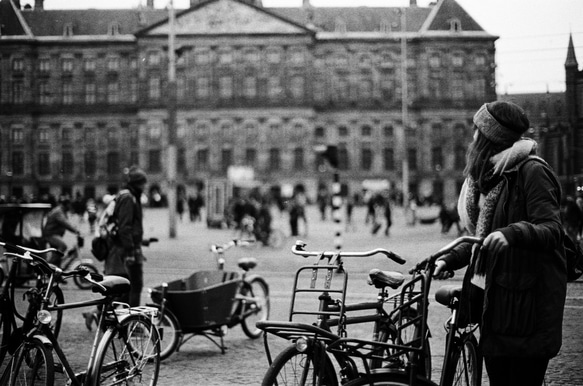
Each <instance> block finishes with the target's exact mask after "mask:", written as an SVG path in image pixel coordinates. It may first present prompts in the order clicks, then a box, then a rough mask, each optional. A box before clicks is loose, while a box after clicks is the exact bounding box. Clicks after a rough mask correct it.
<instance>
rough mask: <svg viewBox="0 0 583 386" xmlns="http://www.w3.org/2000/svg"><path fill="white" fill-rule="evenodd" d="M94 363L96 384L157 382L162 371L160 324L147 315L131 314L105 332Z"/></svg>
mask: <svg viewBox="0 0 583 386" xmlns="http://www.w3.org/2000/svg"><path fill="white" fill-rule="evenodd" d="M91 367H92V369H91V373H92V376H91V379H92V384H93V386H98V385H102V386H107V385H128V384H131V385H150V386H153V385H155V384H156V382H157V381H158V372H159V371H160V338H159V335H158V330H157V329H156V326H154V325H153V324H152V323H151V322H150V319H148V318H147V317H146V316H144V315H141V314H134V315H129V316H127V317H126V318H125V319H123V320H122V321H121V323H120V324H119V325H116V326H114V327H110V328H109V329H108V330H107V331H106V332H105V334H104V335H103V337H102V338H101V340H100V342H99V346H98V347H97V353H96V356H95V361H94V362H93V364H92V366H91Z"/></svg>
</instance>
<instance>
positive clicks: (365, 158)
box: [360, 147, 373, 170]
mask: <svg viewBox="0 0 583 386" xmlns="http://www.w3.org/2000/svg"><path fill="white" fill-rule="evenodd" d="M372 161H373V153H372V150H371V149H369V148H368V147H365V148H362V149H361V151H360V168H361V169H362V170H371V169H372Z"/></svg>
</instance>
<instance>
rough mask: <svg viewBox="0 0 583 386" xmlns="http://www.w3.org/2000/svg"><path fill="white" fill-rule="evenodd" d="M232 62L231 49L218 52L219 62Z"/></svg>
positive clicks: (224, 63) (225, 63)
mask: <svg viewBox="0 0 583 386" xmlns="http://www.w3.org/2000/svg"><path fill="white" fill-rule="evenodd" d="M231 63H233V53H232V52H231V51H221V52H219V64H222V65H228V64H231Z"/></svg>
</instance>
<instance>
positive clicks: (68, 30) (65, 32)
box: [63, 23, 73, 36]
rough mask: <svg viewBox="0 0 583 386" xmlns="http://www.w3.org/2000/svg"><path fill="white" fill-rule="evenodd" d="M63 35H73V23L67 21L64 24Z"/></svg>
mask: <svg viewBox="0 0 583 386" xmlns="http://www.w3.org/2000/svg"><path fill="white" fill-rule="evenodd" d="M63 36H73V24H72V23H66V24H65V25H64V26H63Z"/></svg>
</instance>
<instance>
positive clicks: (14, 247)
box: [0, 241, 65, 256]
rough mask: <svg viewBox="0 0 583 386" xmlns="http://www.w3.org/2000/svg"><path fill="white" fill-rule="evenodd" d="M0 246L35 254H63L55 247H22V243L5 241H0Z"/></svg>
mask: <svg viewBox="0 0 583 386" xmlns="http://www.w3.org/2000/svg"><path fill="white" fill-rule="evenodd" d="M0 246H2V247H7V248H8V249H16V250H21V251H22V252H23V253H24V252H30V253H36V254H37V255H44V254H45V253H49V252H55V253H58V254H59V255H61V256H64V255H65V254H64V253H63V252H61V251H59V250H58V249H56V248H45V249H34V248H28V247H23V246H22V245H16V244H10V243H6V242H3V241H0Z"/></svg>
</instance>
